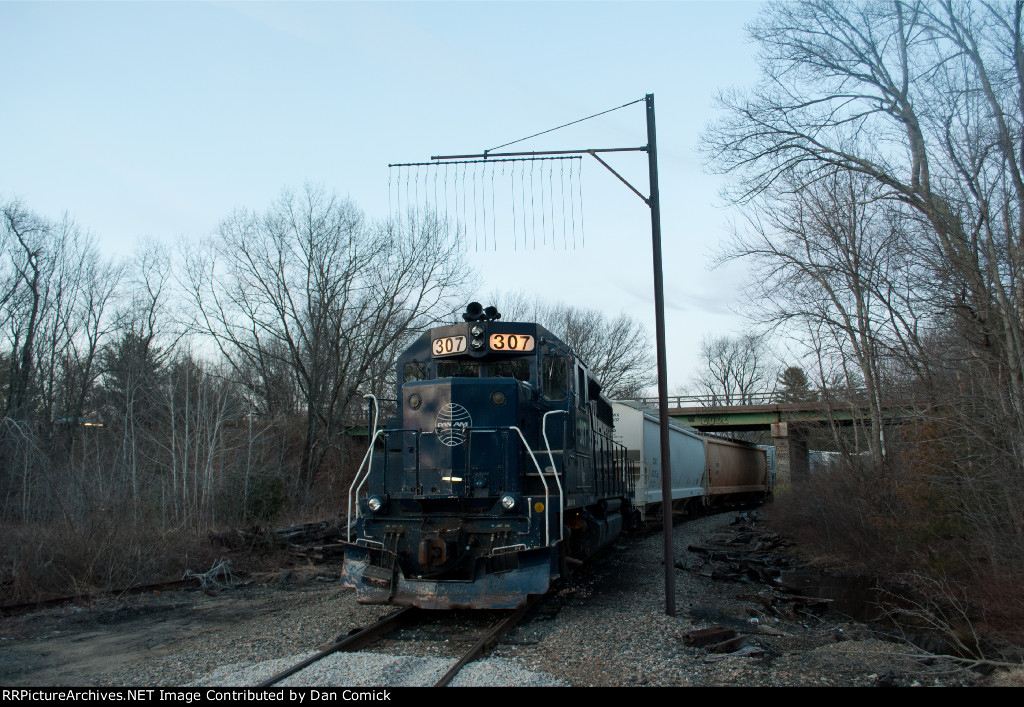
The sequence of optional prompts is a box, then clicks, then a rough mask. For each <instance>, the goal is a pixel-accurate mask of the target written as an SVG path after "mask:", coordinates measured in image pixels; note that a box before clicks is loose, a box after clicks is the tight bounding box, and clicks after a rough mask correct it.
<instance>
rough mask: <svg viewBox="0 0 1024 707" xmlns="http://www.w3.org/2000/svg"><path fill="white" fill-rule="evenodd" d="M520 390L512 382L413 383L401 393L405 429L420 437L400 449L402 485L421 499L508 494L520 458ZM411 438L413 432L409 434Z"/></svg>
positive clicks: (512, 380) (502, 380) (470, 380)
mask: <svg viewBox="0 0 1024 707" xmlns="http://www.w3.org/2000/svg"><path fill="white" fill-rule="evenodd" d="M520 385H521V384H520V383H519V382H518V381H516V380H515V379H511V378H448V379H443V380H428V381H414V382H410V383H407V384H406V385H405V386H404V390H403V397H404V402H403V410H402V414H403V427H404V428H405V429H406V430H415V431H418V434H417V435H416V436H417V440H418V441H417V443H416V444H415V445H404V446H403V450H402V451H403V457H402V467H403V472H404V474H405V476H406V477H407V480H406V483H408V484H409V485H410V486H415V487H417V488H420V489H422V495H424V496H448V497H451V496H460V497H467V496H471V497H490V496H497V495H499V494H500V493H503V492H505V491H509V490H510V488H509V486H510V485H512V483H513V482H512V481H511V478H512V476H514V475H513V474H511V473H506V472H509V470H510V469H512V468H514V464H515V455H517V453H518V447H516V446H515V445H516V444H517V443H518V436H516V435H514V434H513V435H512V436H513V437H514V439H511V438H510V430H509V428H511V427H513V426H515V425H516V416H517V409H518V406H519V394H518V389H519V386H520ZM409 434H410V435H411V434H413V433H412V432H410V433H409Z"/></svg>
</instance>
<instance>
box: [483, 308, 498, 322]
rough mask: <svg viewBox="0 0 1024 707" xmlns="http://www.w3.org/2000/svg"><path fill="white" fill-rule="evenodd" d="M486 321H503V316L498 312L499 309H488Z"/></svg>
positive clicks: (485, 314)
mask: <svg viewBox="0 0 1024 707" xmlns="http://www.w3.org/2000/svg"><path fill="white" fill-rule="evenodd" d="M484 319H486V320H487V321H489V322H493V321H494V320H495V319H501V314H500V313H499V312H498V308H497V307H488V308H487V309H485V310H484Z"/></svg>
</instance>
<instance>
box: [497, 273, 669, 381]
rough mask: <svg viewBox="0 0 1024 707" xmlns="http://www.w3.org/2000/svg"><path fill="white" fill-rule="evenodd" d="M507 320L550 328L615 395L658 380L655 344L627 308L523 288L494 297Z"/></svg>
mask: <svg viewBox="0 0 1024 707" xmlns="http://www.w3.org/2000/svg"><path fill="white" fill-rule="evenodd" d="M489 299H490V301H492V302H493V303H494V304H495V305H496V306H497V307H498V309H499V310H500V311H501V312H502V317H503V318H504V319H511V320H514V321H533V322H537V323H538V324H540V325H541V326H544V327H546V328H548V329H550V330H551V332H552V333H554V334H555V335H556V336H558V337H559V338H560V339H562V340H563V341H564V342H565V343H566V344H568V345H569V348H571V349H572V350H573V351H575V352H576V355H577V356H579V357H580V359H581V360H582V361H583V362H584V363H586V364H587V365H588V366H589V367H590V371H591V373H592V374H593V375H594V377H595V379H596V380H597V381H598V382H599V383H600V384H601V389H602V390H603V392H604V394H605V395H607V396H608V397H610V398H613V399H623V400H625V399H630V398H636V397H639V396H641V395H643V393H644V391H645V389H647V388H649V387H651V386H652V385H654V384H655V383H656V378H655V370H654V369H655V361H654V353H653V344H652V342H651V337H650V334H649V333H648V332H647V330H646V329H645V328H644V325H643V324H642V323H641V322H639V321H637V320H636V319H633V318H632V317H630V316H629V315H627V314H626V313H624V312H620V313H619V314H618V315H617V316H614V317H609V316H607V315H606V314H604V313H603V312H601V311H600V310H597V309H592V308H586V307H576V306H573V305H568V304H565V303H564V302H555V303H547V302H544V301H543V300H541V299H540V298H534V299H530V298H528V297H526V295H525V294H524V293H522V292H513V293H509V294H505V295H499V294H493V295H491V296H490V297H489Z"/></svg>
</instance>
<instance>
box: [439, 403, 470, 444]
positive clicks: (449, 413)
mask: <svg viewBox="0 0 1024 707" xmlns="http://www.w3.org/2000/svg"><path fill="white" fill-rule="evenodd" d="M472 426H473V418H472V417H470V416H469V410H467V409H466V408H464V407H462V406H461V405H459V404H458V403H448V404H447V405H445V406H444V407H443V408H441V410H440V411H439V412H438V413H437V421H436V422H435V423H434V434H436V435H437V438H438V439H439V440H441V443H442V444H445V445H448V446H449V447H457V446H459V445H460V444H462V443H463V442H465V441H466V430H467V429H468V428H469V427H472Z"/></svg>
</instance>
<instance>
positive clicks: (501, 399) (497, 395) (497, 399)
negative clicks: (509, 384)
mask: <svg viewBox="0 0 1024 707" xmlns="http://www.w3.org/2000/svg"><path fill="white" fill-rule="evenodd" d="M491 402H492V403H494V404H495V405H504V404H505V394H504V393H502V392H501V391H500V390H496V391H494V392H493V393H491Z"/></svg>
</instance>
